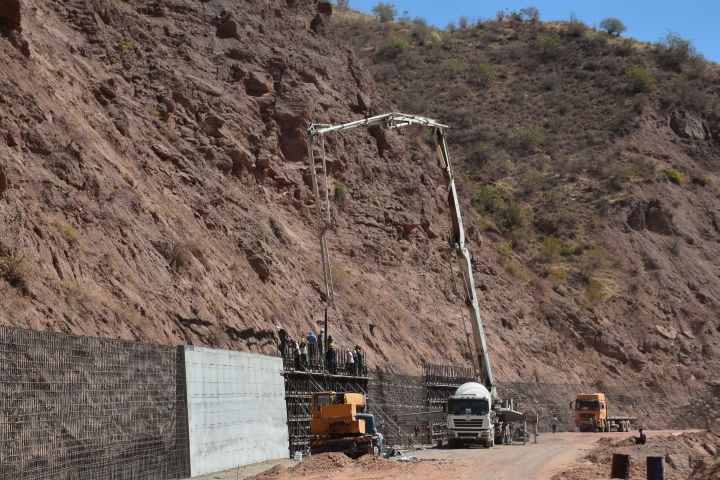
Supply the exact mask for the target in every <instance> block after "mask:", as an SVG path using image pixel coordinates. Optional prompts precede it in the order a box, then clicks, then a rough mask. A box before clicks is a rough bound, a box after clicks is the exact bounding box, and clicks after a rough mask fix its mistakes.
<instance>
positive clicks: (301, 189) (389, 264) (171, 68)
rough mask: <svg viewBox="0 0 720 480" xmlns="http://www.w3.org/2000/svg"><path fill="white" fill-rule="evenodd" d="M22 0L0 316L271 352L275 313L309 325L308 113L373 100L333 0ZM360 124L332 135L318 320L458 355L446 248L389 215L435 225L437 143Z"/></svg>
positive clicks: (5, 70) (6, 87) (422, 352)
mask: <svg viewBox="0 0 720 480" xmlns="http://www.w3.org/2000/svg"><path fill="white" fill-rule="evenodd" d="M18 5H19V7H20V10H19V14H20V15H16V14H17V13H18V11H17V10H16V11H15V12H13V11H12V7H10V10H11V11H10V13H7V12H5V13H3V14H2V15H3V18H4V20H3V36H2V37H1V38H0V48H1V49H2V54H1V55H0V63H1V65H0V72H2V73H0V99H1V100H0V102H1V103H2V109H1V110H0V129H1V130H2V142H0V162H1V163H0V171H1V172H2V177H1V179H2V183H1V184H2V189H1V190H0V219H1V220H0V221H1V222H2V228H0V265H1V268H0V273H1V274H2V275H1V279H0V305H1V308H0V319H1V321H2V323H4V324H14V325H21V326H27V327H31V328H36V329H47V330H59V331H67V332H73V333H80V334H89V335H101V336H112V337H122V338H129V339H141V340H153V341H160V342H163V343H170V344H175V343H195V344H198V343H199V344H206V345H211V346H216V347H225V348H239V349H248V348H250V349H252V350H256V351H263V352H266V353H270V352H273V351H274V349H275V347H274V342H275V328H274V327H275V325H276V324H282V325H284V326H285V327H286V328H288V329H289V330H290V331H291V333H292V334H293V335H304V334H306V333H307V331H308V329H309V328H311V327H315V329H316V330H318V329H319V328H318V322H319V321H320V320H321V319H322V301H321V292H320V286H319V285H320V283H321V276H320V275H321V268H320V266H319V258H320V255H319V248H318V242H317V240H316V231H315V220H314V206H313V205H312V198H311V191H310V189H309V187H308V183H307V180H308V174H307V166H306V159H305V157H306V152H307V144H306V140H305V130H306V128H307V126H308V125H309V124H310V123H311V122H313V121H315V122H324V123H332V122H341V121H348V120H350V119H354V118H357V117H360V116H362V114H363V112H364V111H365V110H367V108H368V104H370V105H371V106H372V107H373V108H377V109H381V107H382V104H381V103H380V102H378V101H377V100H376V97H375V93H374V85H373V81H372V79H371V77H370V76H369V74H368V73H367V72H366V70H365V69H364V68H363V67H362V66H361V65H359V63H358V62H357V60H356V59H355V57H354V55H353V54H352V53H351V52H350V51H348V50H346V49H344V48H339V47H337V46H336V44H335V43H334V42H333V41H331V40H328V39H327V38H326V37H325V30H326V28H327V23H328V22H329V21H330V18H331V7H330V5H329V3H327V2H316V1H309V0H298V1H291V0H288V1H285V0H283V1H246V2H242V3H241V4H238V3H235V2H219V1H211V2H197V1H191V0H171V1H158V2H150V3H148V2H141V1H126V2H113V1H101V0H95V1H81V0H72V1H52V2H33V1H24V2H22V3H21V4H18ZM16 16H17V17H18V18H15V17H16ZM376 137H377V138H376ZM376 137H373V136H370V135H369V134H368V133H367V132H357V133H356V134H354V135H352V136H350V135H348V136H344V137H336V138H334V139H329V145H328V153H329V154H330V157H331V159H332V160H333V161H332V163H331V168H332V172H331V173H332V179H333V180H336V181H337V182H342V183H338V185H344V186H345V187H346V195H344V196H342V197H340V194H338V202H337V204H336V205H335V208H336V211H337V212H338V213H337V218H338V221H337V223H338V225H337V229H336V231H334V232H332V233H331V238H330V244H331V246H332V247H333V249H334V253H333V255H334V264H333V269H334V271H335V273H336V278H337V281H338V285H337V288H338V293H339V295H338V296H339V301H338V306H337V310H336V311H333V312H332V313H331V316H332V319H331V320H332V322H333V333H334V334H335V338H336V339H338V340H339V342H338V343H339V344H341V345H343V346H351V345H354V344H355V343H359V344H361V345H363V346H364V347H366V348H367V349H368V350H369V351H370V359H371V361H372V362H373V363H376V364H384V363H386V362H391V364H392V365H393V366H394V368H405V369H412V368H415V367H416V365H417V364H418V363H419V362H420V361H421V359H425V360H428V361H443V362H445V361H459V359H460V349H459V348H457V347H456V344H457V343H458V342H457V337H458V336H459V332H460V330H458V329H457V324H456V325H455V327H456V330H455V331H452V332H450V333H448V334H445V333H443V334H442V335H447V338H445V339H444V340H443V342H444V345H443V347H442V349H438V348H436V347H435V346H434V344H435V340H436V338H435V336H436V334H437V335H440V334H439V333H438V332H439V331H440V330H441V329H444V328H446V327H447V324H446V323H445V319H446V318H447V317H450V316H455V317H457V307H456V306H455V305H453V302H454V301H457V298H456V297H455V296H454V295H453V293H452V290H451V287H450V284H449V278H448V275H447V274H445V272H446V263H445V261H446V260H445V259H446V257H447V254H446V251H447V248H446V246H445V245H444V243H443V241H442V240H441V239H440V238H439V237H437V236H435V235H432V234H431V235H432V236H433V238H432V239H431V238H430V237H429V236H428V233H426V230H423V229H422V228H418V229H412V231H411V232H410V233H409V234H407V235H405V234H404V233H403V234H402V235H401V234H400V233H399V226H400V225H402V224H403V222H409V223H412V224H418V225H419V224H420V219H421V217H425V218H426V220H427V222H425V225H426V226H427V231H428V232H429V231H432V230H431V228H432V229H434V230H435V231H436V232H438V233H440V232H442V231H443V230H444V228H445V227H444V224H443V222H445V216H446V215H445V207H444V205H443V197H442V192H441V190H439V188H438V182H437V180H436V177H437V172H436V171H435V167H434V161H435V160H434V158H432V156H431V152H430V151H429V150H428V149H427V148H426V147H425V146H424V145H422V144H421V143H420V142H417V141H415V142H413V141H412V140H410V139H411V138H412V136H407V137H404V136H401V134H396V133H388V134H387V136H386V135H385V134H384V133H380V134H378V135H376ZM379 142H381V143H382V145H383V147H384V149H385V153H383V154H380V153H379V150H378V143H379ZM425 171H427V172H428V174H427V175H425V176H424V177H422V179H421V175H422V173H423V172H425ZM331 188H333V187H332V185H331ZM338 188H341V187H338ZM331 195H332V193H331ZM451 312H452V313H451ZM413 345H415V346H419V347H418V348H411V346H413Z"/></svg>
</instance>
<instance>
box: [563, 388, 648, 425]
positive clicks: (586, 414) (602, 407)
mask: <svg viewBox="0 0 720 480" xmlns="http://www.w3.org/2000/svg"><path fill="white" fill-rule="evenodd" d="M574 410H575V428H577V429H579V430H580V431H581V432H611V431H617V432H629V431H630V430H631V429H633V428H634V427H635V425H636V424H637V418H635V417H621V416H611V415H609V414H608V403H607V399H606V398H605V394H604V393H578V394H577V395H576V397H575V408H574Z"/></svg>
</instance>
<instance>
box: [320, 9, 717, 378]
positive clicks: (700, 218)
mask: <svg viewBox="0 0 720 480" xmlns="http://www.w3.org/2000/svg"><path fill="white" fill-rule="evenodd" d="M334 25H335V33H336V36H337V37H338V39H339V40H340V41H344V42H346V43H348V44H349V45H351V47H352V48H353V50H355V51H356V52H357V53H358V55H359V56H361V58H362V59H363V60H364V61H365V63H366V65H368V66H369V67H370V69H371V70H372V72H373V74H374V76H375V78H376V81H377V82H378V84H379V86H380V89H381V90H382V91H384V92H385V94H386V96H387V97H388V98H393V99H394V100H395V101H396V102H397V103H398V104H399V105H400V107H401V108H402V109H404V110H410V111H414V112H418V113H430V112H431V113H432V114H433V115H436V116H438V117H439V118H440V119H441V120H442V121H444V122H447V123H449V124H450V125H452V126H453V127H455V128H454V129H453V130H452V131H451V135H450V138H451V141H452V143H451V145H452V146H453V147H454V148H455V149H456V152H458V153H459V157H460V158H461V162H462V163H461V165H462V168H463V170H464V172H465V176H464V182H463V189H464V192H465V198H466V199H467V201H468V206H469V205H472V207H473V211H474V213H475V214H477V217H476V221H477V223H476V225H477V226H478V229H479V230H481V231H482V233H483V235H484V236H485V237H486V239H487V240H488V241H487V242H486V244H485V247H486V249H485V252H484V253H485V255H486V256H488V257H490V258H493V259H494V260H495V261H494V267H493V270H494V271H493V275H490V276H487V275H485V273H484V272H483V271H482V270H481V271H480V272H479V277H480V283H481V284H485V285H487V286H488V288H487V290H486V291H485V292H484V295H483V298H482V299H481V300H482V302H483V304H484V306H485V307H486V308H487V309H488V311H489V312H490V318H491V322H498V321H499V323H500V325H497V323H495V325H496V326H498V327H499V328H498V329H497V330H496V331H495V333H496V334H497V336H496V341H494V342H492V346H491V347H492V348H494V349H498V346H499V344H503V345H506V346H507V348H508V351H510V349H513V348H514V349H515V352H514V356H515V358H516V359H517V361H516V364H517V365H519V366H520V367H521V368H523V367H524V368H525V369H526V370H530V371H533V368H535V366H537V370H536V374H537V375H536V378H548V377H551V378H555V379H556V380H560V378H558V377H555V376H554V374H553V372H552V368H553V367H552V366H551V367H550V370H549V369H548V368H546V367H544V366H542V365H537V364H536V363H535V362H537V360H538V359H540V358H543V359H544V358H553V359H554V360H553V366H554V365H562V368H561V370H567V371H570V372H577V371H578V370H585V371H586V372H587V374H588V375H589V376H591V377H594V378H596V379H603V380H604V381H607V382H611V383H612V382H625V381H628V380H630V381H633V380H635V379H637V380H642V381H646V382H649V383H652V382H655V384H657V385H659V384H663V383H664V382H665V381H666V380H668V379H671V381H672V382H673V383H677V382H679V383H687V385H692V386H701V385H702V384H704V383H706V382H707V383H710V384H712V383H714V382H716V380H717V375H715V372H716V371H717V366H718V361H719V360H718V351H719V347H720V344H719V343H718V342H719V340H720V323H718V314H719V313H720V297H719V296H718V292H720V263H718V258H719V256H720V243H719V242H720V228H719V227H718V225H720V224H719V223H718V222H719V219H720V190H719V189H718V177H719V176H720V109H719V107H718V105H719V103H718V98H720V74H719V71H718V68H717V65H715V64H711V63H707V62H705V61H704V60H702V59H699V58H696V57H694V56H693V55H692V54H691V52H690V51H689V49H686V48H684V47H686V46H687V45H685V44H683V43H682V40H681V39H678V38H676V37H669V38H668V44H667V46H666V47H662V46H654V45H649V44H643V43H639V42H634V41H632V40H629V39H620V38H615V37H610V36H608V35H607V34H605V33H604V32H599V31H596V30H593V29H590V28H588V27H586V26H584V25H582V24H581V23H580V22H577V21H570V22H560V23H549V24H546V23H541V22H531V21H521V20H520V19H519V17H518V18H514V19H513V18H508V19H504V20H501V21H486V22H480V23H479V24H477V25H473V26H471V27H469V28H463V29H458V30H455V31H453V32H448V31H439V30H436V29H432V28H428V26H427V24H425V23H424V22H423V21H422V20H417V21H409V20H407V19H404V20H401V21H399V22H390V23H381V22H379V21H378V20H377V19H375V18H371V17H368V16H365V15H362V14H359V13H357V12H352V11H350V12H343V13H342V15H341V17H340V18H339V19H338V20H337V21H336V23H335V24H334ZM508 274H509V275H508ZM547 329H549V330H550V331H551V332H552V336H551V337H546V336H545V332H546V331H547ZM505 359H506V360H507V359H508V357H506V358H505ZM531 363H532V364H533V365H534V366H531ZM591 371H592V373H591Z"/></svg>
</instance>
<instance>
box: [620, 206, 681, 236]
mask: <svg viewBox="0 0 720 480" xmlns="http://www.w3.org/2000/svg"><path fill="white" fill-rule="evenodd" d="M627 222H628V225H630V227H631V228H632V229H634V230H645V229H646V230H650V231H651V232H655V233H659V234H661V235H672V234H673V233H674V232H675V226H674V224H673V221H672V213H671V212H670V211H669V210H667V209H666V208H665V207H663V205H662V204H661V203H660V201H659V200H657V199H653V200H650V201H649V202H647V203H640V204H638V205H637V206H636V207H635V208H634V209H633V211H632V212H630V215H628V219H627Z"/></svg>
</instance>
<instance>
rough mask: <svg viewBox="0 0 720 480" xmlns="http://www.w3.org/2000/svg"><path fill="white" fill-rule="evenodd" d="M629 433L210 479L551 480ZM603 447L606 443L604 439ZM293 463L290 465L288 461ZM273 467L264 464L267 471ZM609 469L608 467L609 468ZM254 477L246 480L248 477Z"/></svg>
mask: <svg viewBox="0 0 720 480" xmlns="http://www.w3.org/2000/svg"><path fill="white" fill-rule="evenodd" d="M679 433H680V432H673V431H655V432H648V438H649V439H650V440H652V439H653V438H655V437H660V436H665V435H671V434H679ZM631 436H633V434H632V433H602V434H590V433H556V434H543V435H542V436H540V437H539V439H538V443H537V444H532V443H529V444H528V445H524V446H523V445H512V446H497V447H494V448H492V449H489V450H486V449H483V448H462V449H454V450H450V449H428V450H419V451H416V452H411V453H409V454H408V455H407V458H408V460H410V461H399V460H397V459H393V460H385V459H380V458H375V457H367V456H366V457H363V458H361V459H359V460H355V461H353V460H350V459H349V458H347V457H345V456H344V455H342V454H325V455H316V456H313V457H311V458H308V459H306V460H304V461H303V462H301V463H299V464H295V465H294V466H292V465H290V464H288V463H287V461H286V462H285V463H282V464H280V465H275V466H273V468H270V469H269V470H267V471H265V472H264V473H262V474H260V475H257V474H258V469H253V471H252V473H251V474H250V472H248V474H244V472H243V471H242V470H240V471H232V472H227V476H224V475H223V474H215V475H212V476H208V477H203V478H209V479H213V480H215V479H238V478H239V479H245V478H257V480H290V479H292V480H320V479H335V478H353V479H354V480H382V479H387V478H393V479H412V480H430V479H432V480H455V479H463V480H465V479H467V480H472V479H482V480H550V479H551V478H552V477H553V475H555V474H557V473H558V472H561V471H563V470H564V469H565V468H568V467H569V466H570V465H571V464H573V462H575V461H576V460H577V459H578V458H579V457H580V454H581V453H582V452H583V451H584V450H588V449H590V448H593V447H595V446H596V442H597V441H598V440H600V438H605V439H611V440H613V441H616V440H622V439H627V438H630V437H631ZM604 441H605V442H607V441H609V440H604ZM293 463H294V462H293ZM270 466H272V465H268V466H267V467H266V468H269V467H270ZM608 468H609V466H608ZM252 474H254V475H257V477H250V475H252Z"/></svg>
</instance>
